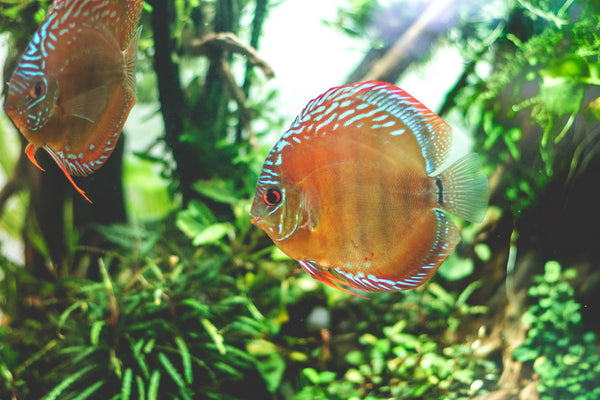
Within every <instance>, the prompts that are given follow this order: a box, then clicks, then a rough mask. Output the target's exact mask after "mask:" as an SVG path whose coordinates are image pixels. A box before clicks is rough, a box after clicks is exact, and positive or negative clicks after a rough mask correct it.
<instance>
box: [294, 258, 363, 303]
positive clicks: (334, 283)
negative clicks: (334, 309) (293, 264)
mask: <svg viewBox="0 0 600 400" xmlns="http://www.w3.org/2000/svg"><path fill="white" fill-rule="evenodd" d="M298 262H299V263H300V265H301V266H302V268H303V269H304V270H305V271H306V272H308V273H309V274H310V276H312V277H313V278H315V279H316V280H318V281H320V282H323V283H324V284H326V285H327V286H331V287H332V288H334V289H338V290H341V291H342V292H346V293H350V294H352V295H354V296H358V297H362V298H363V299H368V297H364V296H361V295H360V294H357V293H354V292H353V291H351V290H348V289H346V288H345V287H343V286H340V285H344V286H348V287H351V288H353V289H357V290H362V289H360V288H359V287H357V286H355V285H352V284H351V283H350V282H347V281H344V280H342V279H340V278H338V277H337V276H335V275H333V274H332V273H330V272H329V271H326V270H324V269H323V268H321V267H320V266H319V265H317V264H316V263H315V262H314V261H307V260H299V261H298Z"/></svg>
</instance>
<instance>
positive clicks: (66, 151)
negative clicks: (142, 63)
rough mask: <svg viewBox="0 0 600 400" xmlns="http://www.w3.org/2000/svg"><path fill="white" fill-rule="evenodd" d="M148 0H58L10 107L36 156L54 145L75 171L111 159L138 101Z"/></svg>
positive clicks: (12, 91)
mask: <svg viewBox="0 0 600 400" xmlns="http://www.w3.org/2000/svg"><path fill="white" fill-rule="evenodd" d="M142 6H143V1H142V0H124V1H121V0H56V1H55V2H54V4H53V5H52V6H51V8H50V9H49V10H48V13H47V16H46V19H45V20H44V22H43V23H42V24H41V25H40V27H39V28H38V30H37V31H36V32H35V33H34V35H33V37H32V40H31V41H30V43H29V44H28V46H27V48H26V49H25V51H24V53H23V55H22V57H21V60H20V62H19V64H18V66H17V69H16V70H15V72H14V74H13V76H12V78H11V81H10V83H9V88H8V93H7V100H6V103H5V110H6V112H7V114H8V115H9V117H10V118H11V119H12V120H13V122H14V123H15V125H16V126H17V128H19V131H20V132H21V133H22V134H23V135H24V136H25V137H26V139H27V140H28V142H29V145H28V146H27V149H26V153H27V155H28V157H29V158H30V160H31V161H32V162H33V163H34V164H35V165H36V166H38V167H39V165H38V164H37V162H36V160H35V152H36V151H37V149H38V148H43V149H44V150H46V151H47V152H48V153H49V154H50V155H51V157H52V158H53V159H54V161H55V162H56V163H57V165H58V166H59V167H60V168H61V170H62V171H63V172H64V173H65V176H66V177H67V178H68V179H69V181H70V182H71V183H72V184H73V186H74V187H75V188H76V189H77V190H78V192H79V193H81V194H82V195H83V196H84V197H85V198H86V199H87V200H88V201H89V199H88V198H87V197H86V196H85V194H84V192H83V191H82V190H81V189H79V188H78V187H77V185H76V184H75V183H74V182H73V180H72V178H71V175H77V176H86V175H89V174H92V173H93V172H94V171H95V170H97V169H98V168H100V167H101V166H102V165H103V164H104V163H105V162H106V160H107V159H108V158H109V157H110V155H111V153H112V151H113V149H114V146H115V145H116V143H117V141H118V139H119V136H120V134H121V130H122V128H123V125H124V123H125V121H126V119H127V117H128V115H129V112H130V110H131V107H132V106H133V105H134V104H135V102H136V95H135V75H134V74H135V58H136V51H137V43H138V40H139V34H140V31H139V29H138V28H136V27H137V22H138V19H139V15H140V13H141V10H142Z"/></svg>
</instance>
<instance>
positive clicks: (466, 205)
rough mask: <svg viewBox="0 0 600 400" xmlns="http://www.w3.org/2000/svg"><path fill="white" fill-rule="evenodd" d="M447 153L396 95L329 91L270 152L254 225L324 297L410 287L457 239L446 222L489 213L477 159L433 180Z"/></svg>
mask: <svg viewBox="0 0 600 400" xmlns="http://www.w3.org/2000/svg"><path fill="white" fill-rule="evenodd" d="M450 144H451V130H450V127H449V126H448V125H447V124H446V123H445V122H444V121H443V120H442V119H441V118H440V117H438V116H437V115H435V114H434V113H433V112H431V111H430V110H429V109H427V108H426V107H425V106H424V105H422V104H421V103H419V102H418V101H417V100H416V99H414V98H413V97H411V96H410V95H409V94H408V93H406V92H404V91H403V90H401V89H399V88H397V87H395V86H393V85H390V84H387V83H383V82H362V83H356V84H352V85H345V86H340V87H336V88H332V89H330V90H328V91H326V92H325V93H323V94H322V95H320V96H318V97H317V98H315V99H313V100H311V101H310V102H309V103H308V104H307V106H306V107H305V108H304V109H303V110H302V111H301V112H300V114H299V115H298V116H297V117H296V119H295V120H294V122H293V123H292V124H291V126H290V128H289V129H288V130H287V131H286V132H285V133H284V134H283V135H282V137H281V139H280V140H279V141H278V142H277V143H276V144H275V145H274V146H273V148H272V150H271V151H270V152H269V154H268V156H267V159H266V160H265V163H264V165H263V170H262V171H261V174H260V176H259V179H258V182H257V186H256V193H255V196H254V200H253V203H252V207H251V210H250V215H251V216H252V222H253V223H254V224H255V225H256V226H258V227H259V228H261V229H263V230H264V231H265V232H266V233H267V235H268V236H269V237H270V238H271V239H272V240H273V242H274V243H275V244H276V245H277V246H278V247H279V248H280V249H281V250H282V251H283V252H284V253H286V254H287V255H288V256H290V257H291V258H293V259H295V260H298V261H299V263H300V265H301V267H302V268H303V269H304V270H305V271H306V272H308V273H309V274H310V275H311V276H313V277H314V278H316V279H318V280H320V281H321V282H323V283H325V284H327V285H329V286H332V287H335V288H338V289H341V290H344V291H349V290H348V288H353V289H356V290H362V291H368V292H369V291H399V290H406V289H411V288H415V287H417V286H419V285H421V284H423V283H424V282H426V281H427V280H428V279H429V278H430V277H431V276H432V275H433V274H434V272H435V271H436V270H437V268H438V267H439V265H440V264H441V263H442V262H443V261H444V259H446V257H447V256H448V255H449V254H450V253H451V252H452V250H453V248H454V247H455V246H456V244H457V243H458V241H459V240H460V235H459V234H458V230H457V228H456V226H455V225H454V223H453V222H452V220H451V219H450V216H449V215H448V213H453V214H455V215H457V216H459V217H461V218H464V219H467V220H469V221H473V222H475V221H480V220H481V219H482V217H483V214H484V212H485V209H486V207H487V200H488V189H487V178H486V177H485V176H484V175H483V173H482V169H481V163H480V162H479V159H478V157H477V156H476V155H475V154H469V155H467V156H465V157H463V158H462V159H461V160H459V161H457V162H456V163H454V164H452V165H451V166H449V167H448V168H446V169H445V170H443V171H442V172H441V173H440V175H437V176H431V175H430V174H432V173H434V171H437V170H438V169H440V167H441V166H442V165H443V164H444V162H445V161H446V158H447V156H448V152H449V148H450ZM436 173H437V172H436ZM273 193H275V195H273ZM352 293H353V294H354V292H352Z"/></svg>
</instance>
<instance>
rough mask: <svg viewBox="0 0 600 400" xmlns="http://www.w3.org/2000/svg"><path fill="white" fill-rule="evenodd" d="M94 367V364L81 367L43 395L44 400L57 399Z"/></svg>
mask: <svg viewBox="0 0 600 400" xmlns="http://www.w3.org/2000/svg"><path fill="white" fill-rule="evenodd" d="M92 368H93V366H92V365H89V366H87V367H86V368H83V369H80V370H79V371H77V372H75V373H73V374H71V375H69V376H67V377H65V378H64V379H63V380H62V381H61V382H60V383H59V384H58V385H56V386H55V387H54V388H53V389H52V390H51V391H50V393H48V394H47V395H45V396H44V397H42V400H56V399H58V398H59V396H60V395H61V394H62V393H63V392H64V391H65V389H67V388H68V387H69V386H71V385H72V384H73V383H75V382H76V381H78V380H79V378H81V377H82V376H83V375H85V374H87V373H88V371H90V370H91V369H92Z"/></svg>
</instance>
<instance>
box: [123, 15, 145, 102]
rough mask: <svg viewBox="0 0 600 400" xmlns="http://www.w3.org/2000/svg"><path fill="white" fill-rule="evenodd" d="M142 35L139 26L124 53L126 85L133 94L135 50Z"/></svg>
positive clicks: (134, 89)
mask: <svg viewBox="0 0 600 400" xmlns="http://www.w3.org/2000/svg"><path fill="white" fill-rule="evenodd" d="M141 34H142V27H141V26H139V27H138V28H137V29H136V31H135V33H134V35H133V37H132V38H131V41H130V42H129V44H128V45H127V48H126V49H125V51H124V57H125V72H126V75H127V84H128V85H129V87H130V88H131V89H132V90H133V93H135V92H136V87H135V65H136V63H137V48H138V44H139V42H140V36H141Z"/></svg>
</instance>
